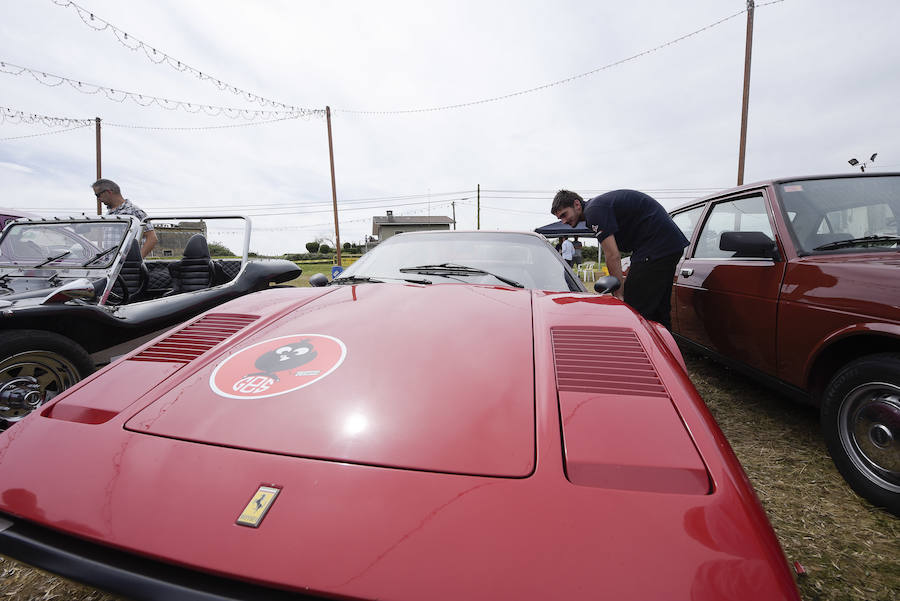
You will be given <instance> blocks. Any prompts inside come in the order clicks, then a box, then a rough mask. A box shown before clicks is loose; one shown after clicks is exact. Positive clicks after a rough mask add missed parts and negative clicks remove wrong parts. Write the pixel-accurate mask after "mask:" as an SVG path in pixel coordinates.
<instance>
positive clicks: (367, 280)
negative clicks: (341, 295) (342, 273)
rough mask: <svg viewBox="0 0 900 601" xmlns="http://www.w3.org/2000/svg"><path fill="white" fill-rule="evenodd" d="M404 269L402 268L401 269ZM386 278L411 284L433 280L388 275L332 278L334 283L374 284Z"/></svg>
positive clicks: (381, 282) (382, 281)
mask: <svg viewBox="0 0 900 601" xmlns="http://www.w3.org/2000/svg"><path fill="white" fill-rule="evenodd" d="M401 271H402V270H401ZM384 280H400V281H401V282H409V283H410V284H430V283H431V280H417V279H413V278H393V277H390V276H386V275H380V276H378V277H369V276H364V275H348V276H346V277H343V278H334V279H333V280H331V283H332V284H360V283H363V284H365V283H370V284H371V283H374V284H383V283H384Z"/></svg>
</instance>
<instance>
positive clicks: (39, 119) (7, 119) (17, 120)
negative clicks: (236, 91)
mask: <svg viewBox="0 0 900 601" xmlns="http://www.w3.org/2000/svg"><path fill="white" fill-rule="evenodd" d="M297 118H298V117H290V116H289V117H281V118H279V119H268V120H265V121H249V122H247V123H230V124H227V125H202V126H201V125H195V126H190V127H171V126H161V125H132V124H128V123H111V122H109V121H104V122H103V125H105V126H106V127H122V128H128V129H144V130H152V131H199V130H206V129H230V128H234V127H254V126H257V125H265V124H266V123H278V122H280V121H289V120H292V119H297ZM3 123H13V124H22V123H29V124H35V125H37V124H39V125H46V126H47V127H63V126H66V125H72V126H73V127H69V128H68V129H61V130H56V131H50V132H44V133H40V134H29V135H25V136H14V137H10V138H0V140H21V139H23V138H35V137H37V136H47V135H50V134H56V133H62V132H65V131H72V130H74V129H81V128H83V127H90V126H91V125H93V124H94V120H93V119H76V118H72V117H51V116H48V115H39V114H37V113H26V112H24V111H19V110H15V109H11V108H6V107H2V106H0V124H3Z"/></svg>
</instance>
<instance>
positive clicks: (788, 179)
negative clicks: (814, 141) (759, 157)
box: [668, 171, 900, 213]
mask: <svg viewBox="0 0 900 601" xmlns="http://www.w3.org/2000/svg"><path fill="white" fill-rule="evenodd" d="M885 176H892V177H896V176H900V172H897V171H889V172H876V173H871V172H870V173H831V174H823V175H798V176H795V177H778V178H773V179H764V180H759V181H755V182H752V183H749V184H743V185H741V186H735V187H733V188H723V189H722V190H719V191H718V192H714V193H712V194H707V195H706V196H703V197H700V198H696V199H694V200H690V201H688V202H685V203H682V204H680V205H678V206H677V207H675V208H673V209H669V211H668V212H669V213H675V212H677V211H681V210H683V209H686V208H688V207H692V206H694V205H698V204H702V203H705V202H706V201H708V200H710V199H713V198H719V197H720V196H730V195H732V194H736V193H739V192H742V191H744V190H755V189H757V188H760V187H762V186H770V185H777V184H783V183H785V182H796V181H804V180H812V179H847V178H864V177H885Z"/></svg>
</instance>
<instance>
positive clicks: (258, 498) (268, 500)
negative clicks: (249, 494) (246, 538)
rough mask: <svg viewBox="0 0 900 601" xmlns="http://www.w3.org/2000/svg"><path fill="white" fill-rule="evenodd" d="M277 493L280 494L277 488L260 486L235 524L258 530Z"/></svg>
mask: <svg viewBox="0 0 900 601" xmlns="http://www.w3.org/2000/svg"><path fill="white" fill-rule="evenodd" d="M279 492H281V489H279V488H273V487H271V486H260V487H259V489H258V490H257V491H256V494H255V495H253V498H252V499H250V502H249V503H247V506H246V507H244V511H243V512H242V513H241V516H240V517H239V518H238V519H237V524H238V525H239V526H250V527H251V528H259V525H260V523H261V522H262V521H263V518H264V517H266V513H267V512H268V511H269V508H270V507H271V506H272V503H274V502H275V497H277V496H278V493H279Z"/></svg>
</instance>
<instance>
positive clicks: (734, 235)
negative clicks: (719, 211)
mask: <svg viewBox="0 0 900 601" xmlns="http://www.w3.org/2000/svg"><path fill="white" fill-rule="evenodd" d="M719 250H725V251H729V252H733V253H734V255H733V256H734V257H735V258H760V259H775V260H776V261H777V260H779V255H778V247H777V246H776V245H775V241H774V240H772V239H771V238H769V237H768V236H767V235H766V234H764V233H762V232H722V236H721V237H720V238H719Z"/></svg>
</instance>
